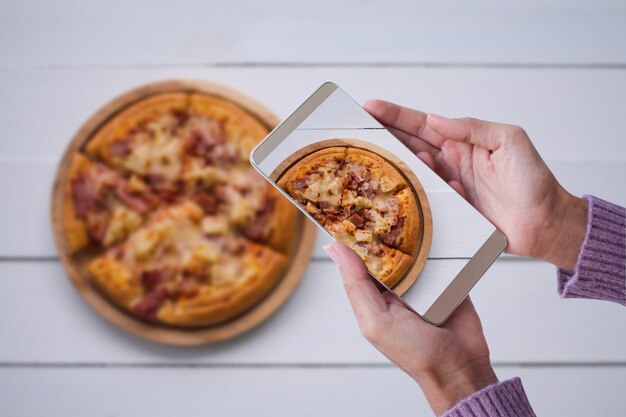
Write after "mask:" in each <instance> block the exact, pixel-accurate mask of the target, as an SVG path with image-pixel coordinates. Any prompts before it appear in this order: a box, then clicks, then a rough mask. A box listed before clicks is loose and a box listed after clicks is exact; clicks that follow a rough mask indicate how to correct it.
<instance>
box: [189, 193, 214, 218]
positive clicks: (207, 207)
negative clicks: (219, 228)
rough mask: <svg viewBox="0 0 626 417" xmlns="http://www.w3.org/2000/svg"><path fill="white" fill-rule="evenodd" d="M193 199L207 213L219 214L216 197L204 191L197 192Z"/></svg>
mask: <svg viewBox="0 0 626 417" xmlns="http://www.w3.org/2000/svg"><path fill="white" fill-rule="evenodd" d="M192 198H193V201H195V202H196V203H197V204H198V205H199V206H200V208H202V210H203V211H204V212H205V213H207V214H215V213H216V212H217V199H216V198H215V197H214V196H212V195H210V194H207V193H205V192H204V191H197V192H196V193H194V195H193V197H192Z"/></svg>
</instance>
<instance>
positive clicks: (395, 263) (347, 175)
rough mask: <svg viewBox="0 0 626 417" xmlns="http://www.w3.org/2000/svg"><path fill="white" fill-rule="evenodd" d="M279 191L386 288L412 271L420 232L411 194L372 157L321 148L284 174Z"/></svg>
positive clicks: (353, 149)
mask: <svg viewBox="0 0 626 417" xmlns="http://www.w3.org/2000/svg"><path fill="white" fill-rule="evenodd" d="M278 185H279V186H280V187H281V188H283V189H284V190H285V191H286V192H287V193H288V194H289V195H290V196H291V197H293V198H294V199H295V200H296V201H297V202H298V203H299V204H300V205H301V206H302V207H303V208H304V209H305V210H306V211H307V212H308V213H309V214H311V215H312V216H313V217H314V218H315V219H316V220H317V221H318V222H319V223H320V224H321V225H322V226H323V227H324V228H325V229H326V230H328V231H329V232H330V233H331V234H332V235H333V236H334V237H335V238H336V239H337V240H338V241H340V242H342V243H343V244H345V245H346V246H348V247H350V248H351V249H352V250H354V251H355V252H356V253H357V254H358V255H359V256H360V257H361V259H363V261H365V264H366V265H367V267H368V269H369V270H370V272H371V273H372V274H373V275H374V276H376V277H377V278H378V279H379V280H381V281H382V282H383V283H384V284H385V285H387V286H388V287H393V286H394V285H395V284H396V283H398V282H399V280H400V279H401V278H402V277H403V276H404V275H405V274H406V272H407V271H408V270H409V269H410V268H411V266H412V265H413V263H414V261H415V259H414V254H415V253H417V252H418V250H419V248H416V246H417V245H418V242H417V237H418V236H419V229H420V220H419V219H420V214H419V209H418V204H417V201H416V198H415V195H414V191H413V190H412V188H411V186H410V185H409V183H408V182H407V181H406V180H405V178H404V176H403V175H402V174H401V173H400V171H398V169H396V168H395V167H394V166H393V165H391V164H390V163H389V162H388V161H387V160H386V159H384V158H382V157H381V156H379V155H377V154H376V153H373V152H371V151H368V150H365V149H361V148H357V147H350V146H333V147H328V148H323V149H320V150H317V151H314V152H312V153H310V154H308V155H306V156H305V157H304V158H302V159H300V160H298V161H297V162H296V163H295V164H293V165H292V166H291V167H290V168H288V169H287V170H286V172H285V173H284V174H282V176H281V177H280V178H279V180H278Z"/></svg>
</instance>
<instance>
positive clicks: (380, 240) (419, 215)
mask: <svg viewBox="0 0 626 417" xmlns="http://www.w3.org/2000/svg"><path fill="white" fill-rule="evenodd" d="M250 162H251V163H252V166H253V167H254V168H255V169H256V170H257V171H258V172H259V173H260V174H261V175H262V176H263V177H265V178H266V179H267V180H268V181H270V182H271V183H272V184H273V185H274V186H275V187H276V188H277V189H278V190H279V191H280V192H281V193H282V194H283V195H284V196H285V197H286V198H287V199H289V200H290V201H291V202H292V203H293V204H294V205H296V206H297V207H298V208H299V209H300V210H301V211H302V212H303V213H304V214H305V215H306V216H307V217H308V218H309V219H310V220H311V221H313V222H314V223H315V224H316V225H317V226H318V227H319V228H320V229H321V230H322V231H323V233H324V235H325V236H326V238H327V239H329V240H338V241H340V242H342V243H344V244H346V245H347V246H348V247H350V248H351V249H353V250H354V251H355V252H357V254H358V255H359V256H360V257H361V258H362V259H363V260H364V261H365V263H366V265H367V267H368V271H369V274H370V277H371V279H372V280H373V281H374V283H375V284H376V285H377V287H378V288H379V290H380V291H384V292H389V293H390V294H392V295H393V296H394V297H397V299H398V300H400V301H401V302H402V303H403V304H404V305H405V306H406V307H407V308H409V309H410V310H412V311H413V312H415V313H416V314H418V315H420V316H421V317H422V318H423V319H424V320H426V321H428V322H430V323H432V324H434V325H441V324H443V323H444V322H445V320H446V319H447V318H448V317H449V316H450V314H452V312H453V311H454V310H455V309H456V307H457V306H458V305H459V304H460V303H461V302H462V301H463V299H464V298H465V297H466V296H467V294H468V293H469V291H470V290H471V289H472V287H473V286H474V285H475V284H476V282H478V280H479V279H480V277H481V276H482V275H483V274H484V273H485V271H487V269H488V268H489V267H490V266H491V265H492V264H493V262H494V261H495V260H496V259H497V258H498V256H500V254H501V253H502V252H503V251H504V249H505V248H506V244H507V241H506V237H505V236H504V234H503V233H502V232H501V231H499V230H498V229H497V228H496V227H495V226H494V225H493V224H491V223H490V222H489V221H488V220H487V219H486V218H485V217H483V216H482V215H481V214H480V213H479V212H478V211H477V210H476V209H474V208H473V207H472V206H471V205H470V204H469V203H468V202H467V201H466V200H465V199H463V198H462V197H461V196H460V195H459V194H458V193H456V192H455V191H454V190H453V189H452V188H450V186H448V184H447V183H446V182H445V181H443V180H442V179H441V178H439V176H438V175H437V174H436V173H435V172H433V171H432V170H431V169H430V168H429V167H428V166H427V165H426V164H424V163H423V162H422V161H421V160H420V159H419V158H417V156H416V155H415V154H413V153H412V152H411V151H410V150H409V149H408V148H407V147H406V146H405V145H404V144H403V143H402V142H401V141H400V140H398V139H397V138H396V137H395V136H393V135H392V134H391V132H389V131H388V130H387V129H386V128H385V127H384V126H382V125H381V124H380V123H379V122H378V121H377V120H375V119H374V118H373V117H372V116H370V115H369V114H368V113H367V112H366V111H365V110H364V109H363V108H362V107H361V106H360V105H359V104H358V103H357V102H356V101H355V100H353V99H352V98H351V97H350V96H349V95H348V94H347V93H346V92H344V91H343V90H342V89H341V88H339V87H338V86H337V85H336V84H334V83H331V82H327V83H325V84H323V85H322V86H321V87H319V88H318V89H317V90H316V91H315V92H314V93H313V94H312V95H311V96H310V97H309V98H308V99H307V100H306V101H305V102H304V103H303V104H302V105H301V106H300V107H298V108H297V109H296V110H295V111H294V112H293V114H291V115H290V116H289V117H288V118H287V119H286V120H285V121H284V122H283V123H281V124H280V125H279V126H278V127H276V128H275V129H274V130H273V131H272V132H271V133H270V134H269V135H268V136H267V137H266V138H265V139H264V140H263V141H262V142H261V143H259V144H258V145H257V146H256V148H254V150H253V151H252V153H251V154H250ZM442 258H444V259H454V261H452V263H454V264H456V265H457V267H456V270H455V271H454V272H453V273H452V274H450V276H437V275H436V274H434V273H429V274H422V271H423V269H424V268H428V265H429V263H428V260H429V259H442Z"/></svg>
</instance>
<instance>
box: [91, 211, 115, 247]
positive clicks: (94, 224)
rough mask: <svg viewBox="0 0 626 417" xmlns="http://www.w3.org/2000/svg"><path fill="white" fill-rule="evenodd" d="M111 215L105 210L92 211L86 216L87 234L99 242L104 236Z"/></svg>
mask: <svg viewBox="0 0 626 417" xmlns="http://www.w3.org/2000/svg"><path fill="white" fill-rule="evenodd" d="M110 221H111V215H110V214H109V213H107V212H106V211H98V212H92V213H91V214H90V215H89V217H88V218H87V224H88V227H87V230H88V231H89V236H90V237H91V238H92V239H93V240H94V241H96V242H101V241H102V240H103V239H104V236H106V232H107V229H108V227H109V222H110Z"/></svg>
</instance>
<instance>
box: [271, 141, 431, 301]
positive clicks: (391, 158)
mask: <svg viewBox="0 0 626 417" xmlns="http://www.w3.org/2000/svg"><path fill="white" fill-rule="evenodd" d="M334 146H348V147H351V148H360V149H365V150H368V151H370V152H374V153H376V154H378V155H379V156H381V157H382V158H383V159H385V160H386V161H387V162H389V163H390V164H391V165H392V166H394V167H395V168H396V169H397V170H398V172H400V173H401V174H402V176H403V177H404V178H405V180H406V181H407V183H408V184H409V186H410V187H411V189H412V191H413V195H414V196H415V200H416V202H417V205H418V211H419V232H418V233H419V234H418V237H417V244H416V245H415V250H414V252H413V253H412V254H411V256H412V257H413V259H414V262H413V265H412V266H411V268H410V269H409V270H408V271H407V272H406V273H405V274H404V276H403V277H402V278H401V279H400V280H399V281H398V282H397V283H396V284H395V285H394V286H393V287H392V288H391V289H392V290H393V291H394V292H395V293H396V294H398V295H402V294H404V293H405V292H407V291H408V290H409V288H411V286H412V285H413V284H414V283H415V281H416V280H417V278H418V277H419V275H420V273H421V272H422V270H423V269H424V265H425V264H426V261H427V260H428V253H429V252H430V245H431V243H432V239H433V217H432V213H431V211H430V204H429V202H428V197H427V196H426V192H425V191H424V187H422V184H421V183H420V181H419V180H418V179H417V176H416V175H415V173H414V172H413V171H412V170H411V169H410V168H409V167H408V166H407V165H406V164H405V163H404V162H403V161H402V160H400V158H398V157H397V156H395V155H394V154H392V153H391V152H389V151H387V150H386V149H384V148H381V147H380V146H378V145H375V144H373V143H371V142H366V141H363V140H359V139H351V138H334V139H327V140H321V141H319V142H315V143H312V144H310V145H308V146H305V147H304V148H301V149H298V150H297V151H296V152H294V153H293V154H291V155H289V156H288V157H287V158H286V159H285V160H284V161H282V162H281V163H280V164H278V166H277V167H276V168H275V169H274V171H272V173H271V174H270V179H272V181H274V182H278V180H279V179H280V178H281V177H282V176H283V174H284V173H285V172H287V171H288V170H289V168H291V167H292V166H293V165H294V164H296V163H297V162H298V161H300V160H301V159H302V158H304V157H306V156H307V155H310V154H312V153H313V152H316V151H318V150H320V149H325V148H331V147H334Z"/></svg>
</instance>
